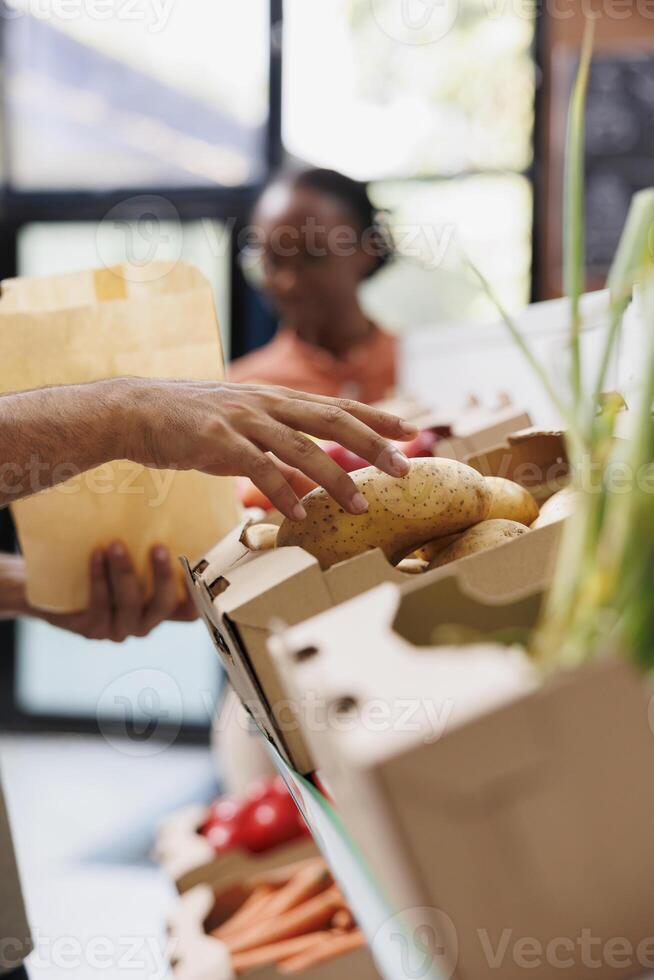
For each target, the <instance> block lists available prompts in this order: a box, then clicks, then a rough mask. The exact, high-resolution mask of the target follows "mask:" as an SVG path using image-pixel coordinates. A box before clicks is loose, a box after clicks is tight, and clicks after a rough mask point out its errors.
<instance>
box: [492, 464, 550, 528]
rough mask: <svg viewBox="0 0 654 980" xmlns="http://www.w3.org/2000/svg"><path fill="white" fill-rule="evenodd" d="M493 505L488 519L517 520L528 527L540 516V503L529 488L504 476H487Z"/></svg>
mask: <svg viewBox="0 0 654 980" xmlns="http://www.w3.org/2000/svg"><path fill="white" fill-rule="evenodd" d="M486 483H487V485H488V488H489V490H490V492H491V505H490V510H489V511H488V516H487V520H489V521H490V520H495V519H501V520H505V521H517V522H518V524H526V526H527V527H529V525H530V524H531V523H533V521H535V520H536V518H537V517H538V504H537V503H536V501H535V500H534V498H533V496H532V495H531V494H530V493H529V491H528V490H525V488H524V487H522V486H520V484H519V483H514V482H513V480H506V479H505V478H504V477H503V476H487V477H486Z"/></svg>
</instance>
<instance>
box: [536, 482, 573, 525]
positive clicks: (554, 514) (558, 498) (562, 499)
mask: <svg viewBox="0 0 654 980" xmlns="http://www.w3.org/2000/svg"><path fill="white" fill-rule="evenodd" d="M577 494H578V491H577V490H576V489H575V487H571V486H568V487H564V488H563V490H559V492H558V493H555V494H553V495H552V496H551V497H550V498H549V500H546V501H545V503H544V504H543V505H542V507H541V509H540V514H539V515H538V517H537V518H536V520H535V521H533V523H532V525H531V526H532V527H533V528H537V527H545V526H546V525H547V524H553V523H554V522H555V521H562V520H563V519H564V518H565V517H569V516H570V514H572V512H573V510H574V509H575V504H576V501H577Z"/></svg>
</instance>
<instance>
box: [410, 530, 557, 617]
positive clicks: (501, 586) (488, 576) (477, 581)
mask: <svg viewBox="0 0 654 980" xmlns="http://www.w3.org/2000/svg"><path fill="white" fill-rule="evenodd" d="M562 534H563V522H562V521H558V522H556V523H553V524H548V525H546V526H545V527H541V528H535V529H534V530H532V531H530V532H529V534H523V535H521V536H520V537H518V538H514V539H512V540H511V541H507V542H505V543H504V544H501V545H497V546H496V547H495V548H489V549H488V550H487V551H480V552H478V553H477V554H472V555H468V556H467V557H465V558H460V559H459V560H458V561H457V562H456V563H455V564H450V565H444V566H443V567H442V568H437V569H434V571H432V572H427V573H426V574H425V575H421V576H416V577H414V579H413V580H412V581H409V582H406V581H405V584H404V591H405V592H406V593H407V594H410V593H411V592H412V591H414V590H419V589H420V588H421V587H423V586H425V585H426V584H428V583H431V582H437V581H440V580H441V579H445V578H449V577H450V576H452V575H456V577H457V579H458V581H459V584H460V586H461V587H462V588H463V589H464V590H465V592H466V593H467V594H468V595H469V596H473V597H475V598H476V599H477V600H479V601H480V602H483V603H485V604H487V605H492V604H493V602H494V601H496V602H501V603H505V602H506V601H507V598H508V599H511V598H519V597H520V596H522V595H524V594H525V593H527V594H531V593H532V592H534V591H538V590H543V589H546V588H547V587H548V585H549V583H550V582H551V580H552V575H553V573H554V568H555V565H556V559H557V555H558V549H559V543H560V539H561V535H562Z"/></svg>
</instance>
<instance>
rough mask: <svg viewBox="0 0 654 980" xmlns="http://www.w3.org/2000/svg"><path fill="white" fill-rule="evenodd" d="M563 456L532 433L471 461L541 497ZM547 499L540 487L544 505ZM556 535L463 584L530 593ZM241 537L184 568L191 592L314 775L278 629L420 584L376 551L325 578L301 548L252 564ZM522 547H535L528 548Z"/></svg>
mask: <svg viewBox="0 0 654 980" xmlns="http://www.w3.org/2000/svg"><path fill="white" fill-rule="evenodd" d="M564 451H565V447H564V444H563V436H562V435H561V433H558V434H549V433H541V432H538V431H536V430H533V431H532V430H525V432H523V433H520V434H518V435H516V436H515V437H508V438H507V440H506V441H505V442H503V443H502V444H501V445H500V446H496V447H495V448H493V449H490V450H488V451H486V452H485V453H483V454H476V455H474V456H471V457H469V458H468V462H469V463H470V465H473V466H475V467H476V468H478V469H480V470H481V471H482V472H484V473H489V474H490V473H492V472H494V471H493V467H494V466H497V468H498V469H503V470H505V469H507V468H508V470H509V471H510V472H512V473H515V474H516V476H519V475H522V476H523V479H524V482H525V483H526V484H529V483H531V486H532V487H533V486H535V483H534V480H533V479H531V480H530V479H529V478H530V475H532V476H533V475H536V476H538V474H540V473H544V474H548V473H549V472H550V469H551V468H553V467H558V470H560V471H561V474H560V477H559V480H560V479H563V477H564V473H567V462H565V463H561V462H560V460H561V459H562V453H564ZM529 453H531V454H532V457H533V459H532V465H531V467H528V468H527V469H525V468H524V467H523V466H521V465H519V463H520V462H522V463H525V462H526V461H527V460H528V457H529ZM512 460H513V461H514V462H515V465H513V468H511V467H512V462H511V461H512ZM498 475H502V474H501V473H498ZM545 492H546V488H545V485H544V483H543V482H542V481H541V485H540V496H541V499H543V497H544V495H545ZM553 528H554V529H553V530H548V529H547V528H542V529H539V530H538V531H533V532H530V533H529V535H524V536H523V537H522V538H517V539H515V540H514V541H511V542H509V543H508V544H506V545H502V546H500V547H499V548H497V549H493V551H492V552H488V553H482V554H479V555H474V556H472V557H471V558H468V559H465V560H463V561H464V563H465V564H464V569H465V571H464V573H463V574H464V575H465V577H466V579H467V580H468V581H469V583H470V585H471V586H472V587H474V588H479V589H481V591H482V593H483V594H486V595H488V596H492V597H496V598H501V597H503V596H506V595H510V594H511V590H512V589H513V587H514V584H520V583H521V582H522V583H526V584H528V583H529V582H531V581H533V576H537V577H538V576H540V573H541V568H542V567H545V568H547V569H551V568H552V567H553V563H554V559H555V556H556V553H557V548H558V541H559V536H560V526H559V525H553ZM243 529H244V525H241V526H240V527H239V528H236V529H235V530H234V531H233V532H232V533H231V534H230V535H228V536H227V537H226V538H225V539H224V540H223V541H222V542H221V543H220V544H218V545H217V546H216V547H215V548H214V549H212V551H210V552H209V553H208V554H207V555H206V556H205V558H204V559H203V560H202V561H201V562H199V563H198V564H197V565H195V566H194V567H193V568H191V566H190V565H189V564H188V562H186V569H187V578H188V583H189V587H190V589H191V593H192V595H194V597H195V599H196V603H197V605H198V609H199V610H200V613H201V615H202V617H203V619H204V621H205V623H206V625H207V628H208V630H209V632H210V634H211V636H212V639H213V642H214V644H215V646H216V649H217V650H218V653H219V655H220V657H221V660H222V661H223V664H224V666H225V669H226V671H227V674H228V676H229V680H230V682H231V684H232V686H233V687H234V689H235V691H236V692H237V694H238V696H239V697H240V698H241V700H242V702H243V703H244V705H246V707H247V708H248V710H249V711H250V712H251V714H252V716H253V717H254V719H255V721H256V723H257V725H258V726H259V728H260V730H261V731H262V732H263V734H264V735H265V736H266V738H267V739H268V740H269V741H270V742H271V743H272V744H273V745H274V746H275V748H276V749H277V751H278V752H279V753H280V755H281V756H282V758H284V759H285V760H286V761H287V762H288V763H289V765H291V766H292V768H294V769H295V770H296V771H298V772H301V773H308V772H311V771H313V770H314V769H315V765H314V761H313V758H312V756H311V753H310V752H309V751H308V749H307V746H306V742H305V739H304V736H303V734H302V731H301V729H300V727H299V724H298V721H297V719H296V718H295V715H294V710H293V704H292V699H289V695H288V691H287V690H286V687H285V682H284V680H283V678H280V676H279V674H278V671H277V669H276V668H275V666H274V664H273V662H272V659H271V656H270V652H269V648H268V640H269V638H270V636H271V635H272V632H273V630H274V628H275V624H277V626H278V628H282V627H283V626H293V625H296V624H297V623H300V622H304V621H305V620H307V619H310V618H311V617H313V616H316V615H318V614H319V613H321V612H324V611H326V610H328V609H330V608H332V607H334V606H337V605H339V604H340V603H342V602H346V601H347V600H348V599H351V598H353V597H354V596H357V595H360V594H361V593H362V592H366V591H367V590H368V589H372V588H374V587H375V586H377V585H380V584H381V583H383V582H394V583H396V584H403V583H406V582H412V581H413V580H414V576H410V575H405V574H403V573H402V572H399V571H398V570H397V569H396V568H393V567H392V566H391V565H389V563H388V561H387V560H386V558H385V557H384V555H383V554H382V552H381V551H379V550H377V549H375V550H373V551H369V552H366V553H365V554H362V555H359V556H357V557H355V558H352V559H350V560H349V561H345V562H341V563H339V564H337V565H334V566H333V567H332V568H330V569H328V570H327V571H325V572H323V571H321V569H320V567H319V565H318V562H317V561H316V560H315V558H313V556H311V555H309V554H308V553H307V552H305V551H304V550H303V549H301V548H281V549H279V550H278V551H277V550H275V551H269V552H263V553H259V554H252V553H250V552H249V551H248V549H247V547H246V546H245V545H244V544H242V542H241V540H240V538H241V536H242V532H243ZM544 532H547V533H544ZM523 539H524V540H525V541H526V540H528V542H529V543H528V544H527V545H525V544H524V543H523V544H521V541H523ZM507 548H508V549H509V550H508V551H507V550H506V549H507ZM491 556H493V557H491ZM445 568H447V566H445ZM443 574H447V572H446V571H445V570H444V569H435V570H434V571H432V572H428V573H427V575H428V576H429V578H430V580H432V581H435V580H437V579H439V578H441V577H442V576H443Z"/></svg>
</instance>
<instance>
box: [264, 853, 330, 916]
mask: <svg viewBox="0 0 654 980" xmlns="http://www.w3.org/2000/svg"><path fill="white" fill-rule="evenodd" d="M332 883H333V879H332V876H331V873H330V871H329V870H328V868H327V865H326V864H325V862H324V861H321V860H317V861H316V862H315V863H314V864H313V865H311V866H309V867H307V868H304V870H302V871H299V872H298V873H297V874H296V875H295V877H294V878H292V879H291V880H290V881H289V882H288V884H286V885H284V886H283V887H282V888H280V889H279V890H278V891H277V893H276V894H275V895H273V896H272V898H271V899H270V901H269V902H267V903H266V906H265V909H263V910H262V914H263V916H264V917H265V918H266V919H272V918H273V917H274V916H278V915H284V913H285V912H290V910H291V909H294V908H296V907H297V906H298V905H301V904H302V903H303V902H306V901H308V900H309V899H310V898H315V896H316V895H319V894H320V892H323V891H325V889H326V888H327V887H328V886H329V885H331V884H332Z"/></svg>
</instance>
